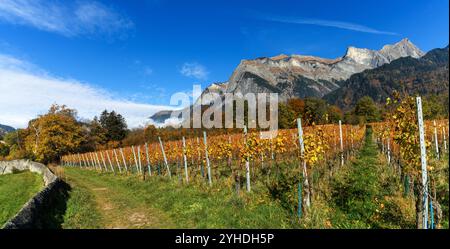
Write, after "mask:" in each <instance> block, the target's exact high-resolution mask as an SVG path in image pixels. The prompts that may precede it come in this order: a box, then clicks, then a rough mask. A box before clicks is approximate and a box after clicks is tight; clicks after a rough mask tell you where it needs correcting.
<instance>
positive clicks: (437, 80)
mask: <svg viewBox="0 0 450 249" xmlns="http://www.w3.org/2000/svg"><path fill="white" fill-rule="evenodd" d="M397 51H398V50H397ZM448 56H449V52H448V46H447V47H446V48H443V49H433V50H431V51H430V52H428V53H427V54H426V55H424V56H422V57H420V58H412V57H402V58H399V59H397V60H394V61H392V62H391V63H389V64H384V65H382V66H380V67H377V68H375V69H371V70H366V71H364V72H361V73H357V74H354V75H352V76H351V77H350V78H349V79H348V80H346V81H345V82H343V83H342V86H341V87H340V88H339V89H338V90H336V91H334V92H332V93H330V94H327V95H326V96H324V99H325V100H327V101H328V102H329V103H331V104H333V105H337V106H339V107H341V108H342V109H344V110H350V109H351V108H352V107H353V106H354V105H355V104H356V103H357V101H358V100H359V99H360V98H362V97H364V96H369V97H371V98H372V99H373V100H374V101H375V102H377V103H379V104H384V103H385V102H386V98H388V97H391V98H392V93H393V92H394V91H399V92H401V93H406V94H409V95H415V94H420V95H421V96H423V97H426V96H428V95H436V96H438V95H443V96H444V97H445V96H446V98H447V100H448V90H449V73H448ZM445 94H446V95H445Z"/></svg>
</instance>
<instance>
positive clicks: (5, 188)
mask: <svg viewBox="0 0 450 249" xmlns="http://www.w3.org/2000/svg"><path fill="white" fill-rule="evenodd" d="M43 186H44V182H43V180H42V176H40V175H38V174H35V173H31V172H29V171H25V172H21V173H16V174H7V175H0V227H1V226H3V224H4V223H5V222H7V221H8V220H9V219H11V218H12V217H13V216H14V215H15V214H16V213H17V212H18V211H19V210H20V209H21V208H22V206H23V205H24V204H25V203H26V202H27V201H28V200H29V199H31V198H32V197H33V196H34V195H35V194H36V193H38V192H39V191H40V190H41V189H42V188H43Z"/></svg>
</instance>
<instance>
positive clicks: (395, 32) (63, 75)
mask: <svg viewBox="0 0 450 249" xmlns="http://www.w3.org/2000/svg"><path fill="white" fill-rule="evenodd" d="M448 4H449V3H448V1H447V0H422V1H418V0H417V1H415V0H409V1H407V0H395V1H393V0H390V1H384V0H382V1H357V0H353V1H351V0H349V1H345V0H342V1H331V0H328V1H325V0H321V1H301V0H292V1H287V0H286V1H269V0H267V1H253V0H247V1H233V0H227V1H225V0H224V1H219V0H217V1H181V0H180V1H170V0H142V1H119V0H117V1H102V0H97V1H89V0H76V1H59V0H47V1H41V0H0V70H9V71H8V72H9V73H11V72H10V71H11V70H12V71H14V72H15V73H16V74H10V75H8V74H6V71H4V75H3V76H2V75H1V74H0V84H2V85H3V86H1V85H0V91H1V90H3V93H2V92H0V105H3V104H7V103H6V100H8V103H11V101H13V100H12V98H13V97H15V99H19V98H21V97H20V96H17V95H18V94H19V93H20V92H23V91H27V90H28V91H31V92H33V89H34V88H32V87H30V86H29V85H21V83H15V82H18V80H17V79H18V78H19V76H24V74H25V76H26V75H28V76H30V77H31V76H34V77H36V78H37V79H35V80H41V81H36V82H39V83H36V84H34V86H37V85H38V86H41V88H43V89H47V88H46V85H45V82H46V81H45V80H47V81H50V82H51V83H54V84H56V86H58V82H59V83H62V84H63V86H66V87H62V88H64V89H72V87H73V89H75V90H74V91H75V92H78V93H80V95H79V96H78V98H79V100H74V99H70V100H68V103H73V105H74V106H75V107H77V109H80V110H79V112H80V116H83V117H85V118H91V117H92V116H93V113H95V112H94V111H97V110H98V109H101V108H103V107H105V106H107V105H108V104H110V103H111V101H113V102H114V103H115V104H114V105H111V106H113V107H117V109H119V111H120V110H123V112H130V113H132V114H128V113H125V116H126V117H127V118H128V119H130V120H132V121H130V122H131V123H132V124H131V126H136V125H139V124H141V123H140V122H141V121H139V117H140V116H142V115H143V114H142V113H143V112H144V113H148V112H154V111H156V109H158V108H159V109H160V108H161V106H163V105H168V104H169V99H170V96H171V94H173V93H175V92H177V91H190V90H192V85H193V84H194V83H199V84H201V85H202V87H206V86H207V85H209V84H210V83H212V82H220V81H226V80H228V78H229V77H230V75H231V73H232V71H233V69H234V68H235V67H236V66H237V65H238V64H239V62H240V60H242V59H252V58H256V57H262V56H274V55H278V54H281V53H284V54H304V55H315V56H321V57H326V58H336V57H339V56H342V55H343V54H344V53H345V51H346V48H347V47H348V46H356V47H364V48H370V49H380V48H381V47H382V46H383V45H385V44H388V43H395V42H397V41H399V40H401V39H402V38H404V37H407V38H409V39H410V40H411V41H412V42H413V43H414V44H416V45H417V46H418V47H419V48H421V49H422V50H424V51H428V50H430V49H432V48H436V47H444V46H447V45H448V36H449V34H448V29H449V12H448V10H449V6H448ZM18 72H20V73H21V74H18ZM0 73H1V72H0ZM5 75H6V76H5ZM7 76H8V77H9V78H7ZM2 77H3V80H2ZM7 79H9V81H6V80H7ZM27 80H28V81H30V80H31V79H30V78H27ZM42 80H44V81H42ZM13 82H14V84H13ZM64 84H68V85H64ZM13 85H18V86H21V87H23V89H20V88H19V89H15V91H14V92H11V93H6V92H7V91H9V90H8V89H11V88H13ZM76 87H79V88H76ZM84 91H86V92H89V93H90V94H88V93H86V95H84V96H83V95H81V93H84ZM34 92H35V91H34ZM51 92H52V93H48V94H46V93H44V94H43V97H44V98H47V99H48V100H47V102H43V103H42V105H41V104H37V106H36V107H33V108H31V107H30V106H35V104H33V103H30V105H28V106H27V105H24V104H21V103H17V104H16V105H15V106H13V107H14V108H13V107H11V108H9V111H8V110H5V109H0V123H7V124H8V123H9V124H11V125H14V126H24V125H25V124H26V119H28V118H30V116H31V117H32V115H36V114H38V113H43V112H45V111H46V110H47V109H48V106H47V105H48V103H52V102H60V101H65V100H66V99H65V98H62V97H61V96H54V95H52V94H56V95H61V94H62V93H61V94H58V91H57V90H52V91H51ZM67 94H70V92H69V91H67ZM7 95H8V96H9V98H6V97H7ZM30 95H31V93H30ZM86 96H87V97H86ZM105 96H106V97H105ZM2 97H3V101H4V102H5V103H2V100H1V99H2ZM86 98H87V99H91V101H92V99H98V100H99V101H98V102H99V106H96V105H95V101H93V102H94V103H90V105H84V106H83V105H81V104H80V105H79V103H78V102H77V101H88V100H87V99H86ZM37 101H38V100H37ZM135 105H136V106H138V109H139V111H135V109H133V108H135ZM124 106H127V107H126V108H125V107H124ZM130 106H131V107H130ZM83 108H85V109H88V110H84V109H83ZM131 109H132V110H131ZM13 112H14V113H13ZM36 112H37V113H36ZM16 113H27V114H26V115H23V116H20V115H19V114H16ZM150 114H151V113H150Z"/></svg>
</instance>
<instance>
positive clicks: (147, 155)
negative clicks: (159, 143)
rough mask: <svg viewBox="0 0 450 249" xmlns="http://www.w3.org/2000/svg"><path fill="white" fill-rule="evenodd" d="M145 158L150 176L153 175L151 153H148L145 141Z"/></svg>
mask: <svg viewBox="0 0 450 249" xmlns="http://www.w3.org/2000/svg"><path fill="white" fill-rule="evenodd" d="M145 158H146V159H147V169H148V176H152V166H151V164H150V154H149V153H148V144H147V143H145Z"/></svg>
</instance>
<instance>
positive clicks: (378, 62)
mask: <svg viewBox="0 0 450 249" xmlns="http://www.w3.org/2000/svg"><path fill="white" fill-rule="evenodd" d="M423 55H424V53H423V52H422V51H421V50H420V49H419V48H417V47H416V46H415V45H414V44H413V43H411V42H410V41H409V40H408V39H403V40H401V41H400V42H398V43H396V44H393V45H385V46H384V47H383V48H382V49H380V50H370V49H365V48H355V47H349V48H348V49H347V52H346V53H345V55H344V56H342V57H339V58H336V59H324V58H320V57H314V56H304V55H291V56H288V55H278V56H275V57H262V58H257V59H254V60H242V61H241V63H240V64H239V65H238V67H237V68H236V69H235V70H234V71H233V74H232V75H231V77H230V79H229V81H228V82H226V83H221V84H213V85H211V86H210V87H208V88H207V89H206V90H205V91H204V92H203V93H202V95H204V94H206V93H208V92H216V93H219V94H220V95H223V94H224V93H238V92H240V93H242V94H243V95H245V94H246V93H278V94H279V100H281V101H286V100H288V99H290V98H293V97H299V98H305V97H318V98H321V97H323V96H325V95H326V94H329V93H331V92H333V91H335V90H337V89H340V87H341V85H342V84H343V82H344V81H345V80H347V79H349V78H350V77H351V76H352V75H354V74H356V73H360V72H363V71H364V70H367V69H374V68H378V67H380V66H382V65H384V64H387V63H390V62H392V61H394V60H396V59H399V58H402V57H408V56H410V57H413V58H420V57H421V56H423ZM196 104H198V101H197V102H196ZM167 114H168V113H167V112H160V113H157V114H155V115H154V116H152V117H151V118H152V119H153V120H158V121H161V120H163V119H162V117H163V116H164V117H166V116H167Z"/></svg>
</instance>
